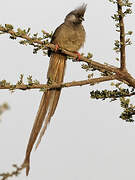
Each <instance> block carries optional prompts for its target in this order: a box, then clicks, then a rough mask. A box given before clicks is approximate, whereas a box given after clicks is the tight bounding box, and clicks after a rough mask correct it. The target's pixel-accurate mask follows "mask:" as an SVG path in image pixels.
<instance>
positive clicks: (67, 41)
mask: <svg viewBox="0 0 135 180" xmlns="http://www.w3.org/2000/svg"><path fill="white" fill-rule="evenodd" d="M86 6H87V4H85V3H83V4H82V5H80V6H79V7H77V8H76V9H74V10H72V11H71V12H70V13H68V14H67V16H66V17H65V20H64V22H63V23H62V24H61V25H60V26H58V27H57V28H56V30H55V32H54V34H53V36H52V39H51V42H50V43H52V44H54V45H55V46H56V47H60V48H62V49H65V50H67V51H70V52H76V53H77V52H78V50H79V49H80V48H81V47H82V46H83V45H84V42H85V36H86V33H85V29H84V27H83V25H82V21H84V14H85V11H86ZM48 56H49V57H50V62H49V68H48V72H47V83H48V84H49V83H50V82H51V83H53V82H55V83H61V82H63V78H64V73H65V68H66V59H67V56H66V55H65V54H62V53H61V52H59V51H57V48H56V50H55V51H52V50H51V49H49V50H48ZM60 93H61V88H57V89H51V90H47V91H45V92H43V95H42V98H41V102H40V105H39V109H38V112H37V115H36V118H35V122H34V125H33V128H32V131H31V134H30V138H29V141H28V145H27V149H26V154H25V158H24V162H23V164H22V167H24V168H26V175H27V176H28V174H29V170H30V155H31V151H32V149H33V146H34V144H35V142H36V140H37V137H38V135H39V133H40V135H39V139H38V141H37V144H36V148H37V147H38V145H39V144H40V141H41V138H42V136H43V135H44V132H45V130H46V128H47V126H48V124H49V122H50V119H51V117H52V116H53V115H54V112H55V110H56V107H57V104H58V101H59V97H60ZM41 128H42V130H41Z"/></svg>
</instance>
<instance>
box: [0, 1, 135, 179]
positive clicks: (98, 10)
mask: <svg viewBox="0 0 135 180" xmlns="http://www.w3.org/2000/svg"><path fill="white" fill-rule="evenodd" d="M83 2H85V3H87V4H88V5H87V11H86V14H85V22H84V27H85V30H86V34H87V36H86V43H85V45H84V48H83V49H81V50H80V52H84V53H87V52H91V53H93V55H94V60H96V61H98V62H101V63H104V62H106V63H109V64H112V65H116V66H119V62H117V61H116V60H115V57H117V55H116V54H115V52H114V51H113V50H112V49H113V43H114V40H115V39H117V38H118V34H117V33H116V31H115V26H114V22H113V20H112V18H111V16H112V15H113V13H114V10H115V6H113V5H112V4H111V3H109V2H108V1H105V0H100V1H99V0H94V1H88V0H86V1H80V0H74V1H72V0H68V1H62V0H57V1H52V0H50V1H45V0H44V1H43V0H38V1H32V0H29V1H27V0H23V1H18V0H12V1H11V0H7V1H2V2H1V9H0V17H1V24H2V25H4V24H13V25H14V27H15V28H18V27H20V28H28V27H31V30H32V32H33V33H36V32H39V33H40V32H41V30H42V29H44V30H45V31H48V32H51V31H54V30H55V28H56V27H57V26H58V25H60V24H61V23H62V22H63V21H64V18H65V16H66V15H67V13H69V12H70V11H71V10H73V9H74V8H76V7H78V6H79V5H80V4H82V3H83ZM133 2H134V3H135V1H133ZM133 10H135V6H133ZM134 12H135V11H134ZM134 19H135V15H134V14H133V15H130V16H129V17H128V18H126V19H125V20H126V30H127V31H128V30H132V31H134V29H135V23H134ZM0 42H1V43H0V51H1V53H0V56H1V70H0V80H2V79H6V80H7V81H10V82H11V83H15V82H17V80H18V79H19V75H20V74H21V73H22V74H24V76H25V79H26V77H27V76H28V75H32V76H33V79H38V80H39V81H40V82H41V83H45V82H46V72H47V68H48V63H49V58H48V57H47V56H43V55H42V53H41V52H40V53H38V54H37V55H33V54H32V47H29V46H22V45H20V44H19V43H18V41H17V40H10V39H9V38H8V35H2V36H0ZM132 42H133V45H132V46H131V47H128V48H127V60H128V62H127V67H128V70H129V72H130V73H131V74H132V75H133V76H135V73H134V66H135V62H134V51H135V50H134V46H135V35H134V34H133V36H132ZM81 64H82V63H75V62H72V61H68V62H67V69H66V74H65V80H64V82H68V81H74V80H76V81H77V80H84V79H87V76H88V73H87V72H85V71H84V70H82V69H81V68H80V66H81ZM107 87H109V89H110V82H107V83H102V84H98V85H96V86H94V87H89V85H87V86H82V87H72V88H64V89H63V90H62V94H61V97H60V101H59V104H58V107H57V110H56V112H55V115H54V116H53V118H52V120H51V123H50V125H49V127H48V129H47V131H46V134H45V136H44V137H43V138H42V142H41V144H40V145H39V147H38V150H37V151H32V154H31V169H30V174H29V176H28V177H27V178H26V176H25V171H23V172H22V173H21V175H19V177H17V178H18V180H25V179H27V180H37V179H47V180H53V179H55V180H82V179H84V180H108V179H109V180H114V179H115V180H127V179H130V180H134V179H135V124H134V123H126V122H124V121H122V120H121V119H120V118H119V115H120V113H121V112H122V109H121V107H120V103H119V101H115V102H112V103H110V102H109V100H106V101H101V100H99V101H96V100H92V99H90V94H89V92H90V90H92V89H93V88H94V89H105V88H107ZM41 96H42V92H39V90H29V91H20V90H17V91H15V93H13V94H11V93H10V92H9V91H8V90H0V98H1V99H0V104H2V103H3V102H5V101H6V102H8V103H9V105H10V107H11V109H10V110H9V111H7V112H5V113H4V114H3V116H2V122H1V123H0V142H1V145H0V173H2V172H7V171H9V172H11V171H12V170H13V168H12V164H14V163H16V164H18V165H20V164H21V163H22V162H23V160H24V156H25V151H26V147H27V143H28V139H29V136H30V132H31V129H32V126H33V123H34V119H35V116H36V113H37V110H38V106H39V103H40V99H41ZM15 179H16V178H12V180H15Z"/></svg>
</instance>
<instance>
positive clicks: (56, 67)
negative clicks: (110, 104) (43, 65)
mask: <svg viewBox="0 0 135 180" xmlns="http://www.w3.org/2000/svg"><path fill="white" fill-rule="evenodd" d="M65 60H66V56H64V55H62V54H57V53H53V54H52V55H51V58H50V63H49V69H48V73H47V78H48V79H50V80H52V82H62V81H63V78H64V72H65V63H66V61H65ZM60 92H61V89H60V88H59V89H54V90H49V91H47V92H44V93H43V96H42V99H41V102H40V106H39V110H38V112H37V116H36V119H35V122H34V125H33V128H32V131H31V134H30V138H29V142H28V145H27V150H26V156H25V160H24V163H23V165H22V166H23V167H26V175H28V174H29V169H30V154H31V151H32V148H33V145H34V143H35V141H36V139H37V136H38V134H39V132H40V130H41V127H42V124H43V122H44V125H43V128H42V130H41V133H40V136H39V139H38V141H37V144H36V148H37V147H38V145H39V144H40V141H41V139H42V137H43V135H44V132H45V130H46V128H47V125H48V123H49V122H50V119H51V117H52V116H53V114H54V112H55V109H56V106H57V104H58V100H59V97H60Z"/></svg>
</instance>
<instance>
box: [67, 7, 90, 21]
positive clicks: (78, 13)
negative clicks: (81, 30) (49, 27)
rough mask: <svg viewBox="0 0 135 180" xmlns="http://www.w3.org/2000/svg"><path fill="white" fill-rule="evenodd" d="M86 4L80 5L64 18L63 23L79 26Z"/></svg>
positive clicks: (82, 19)
mask: <svg viewBox="0 0 135 180" xmlns="http://www.w3.org/2000/svg"><path fill="white" fill-rule="evenodd" d="M86 6H87V4H82V5H81V6H80V7H78V8H76V9H75V10H73V11H71V12H70V13H69V14H68V15H67V16H66V18H65V22H68V23H72V24H81V23H82V21H84V13H85V11H86Z"/></svg>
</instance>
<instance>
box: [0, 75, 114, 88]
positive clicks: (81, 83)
mask: <svg viewBox="0 0 135 180" xmlns="http://www.w3.org/2000/svg"><path fill="white" fill-rule="evenodd" d="M116 78H117V76H116V75H112V76H104V77H100V78H93V79H87V80H83V81H73V82H67V83H52V84H50V85H48V84H32V85H26V84H19V85H4V86H3V85H2V86H0V89H10V90H15V89H21V90H28V89H43V88H44V89H45V90H50V89H56V88H64V87H73V86H84V85H88V84H91V85H93V84H96V83H100V82H105V81H110V80H114V79H116Z"/></svg>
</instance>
